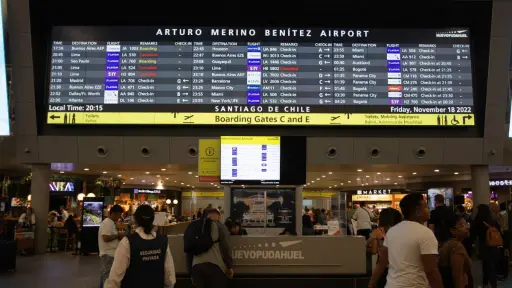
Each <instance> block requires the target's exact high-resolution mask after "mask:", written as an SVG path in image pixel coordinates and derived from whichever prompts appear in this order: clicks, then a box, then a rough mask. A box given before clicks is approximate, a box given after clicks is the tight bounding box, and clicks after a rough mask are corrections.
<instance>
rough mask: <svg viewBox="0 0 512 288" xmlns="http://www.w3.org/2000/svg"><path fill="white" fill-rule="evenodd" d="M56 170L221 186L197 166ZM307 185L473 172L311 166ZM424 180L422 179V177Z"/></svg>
mask: <svg viewBox="0 0 512 288" xmlns="http://www.w3.org/2000/svg"><path fill="white" fill-rule="evenodd" d="M52 170H53V171H54V172H55V173H61V174H73V175H97V176H99V177H100V176H105V177H119V178H122V179H123V181H124V183H125V185H139V186H146V185H148V186H153V187H157V186H159V185H161V186H163V187H179V188H182V189H199V188H201V189H206V188H209V189H212V188H213V189H221V188H222V187H221V186H220V185H219V184H218V183H209V182H207V183H200V182H199V178H198V176H197V165H170V164H167V165H129V164H121V165H109V164H101V165H99V164H95V165H77V164H71V163H53V164H52ZM307 170H308V172H307V183H306V185H305V188H311V189H329V188H331V189H338V188H342V187H357V186H359V187H360V186H389V185H405V184H406V183H408V182H417V181H420V180H421V179H425V177H431V178H436V177H442V178H446V177H448V176H462V175H467V176H469V175H470V167H469V166H466V165H437V166H430V165H319V166H313V165H310V166H308V169H307ZM418 179H420V180H418Z"/></svg>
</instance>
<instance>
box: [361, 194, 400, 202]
mask: <svg viewBox="0 0 512 288" xmlns="http://www.w3.org/2000/svg"><path fill="white" fill-rule="evenodd" d="M392 200H393V195H391V194H388V195H352V201H390V202H391V201H392Z"/></svg>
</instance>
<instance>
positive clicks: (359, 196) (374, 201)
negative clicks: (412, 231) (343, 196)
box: [347, 188, 407, 211]
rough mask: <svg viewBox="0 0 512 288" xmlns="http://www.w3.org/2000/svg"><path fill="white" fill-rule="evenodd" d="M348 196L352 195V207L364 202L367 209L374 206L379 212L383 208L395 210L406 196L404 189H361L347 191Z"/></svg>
mask: <svg viewBox="0 0 512 288" xmlns="http://www.w3.org/2000/svg"><path fill="white" fill-rule="evenodd" d="M347 193H348V194H349V195H352V205H356V204H360V203H361V202H365V203H366V205H368V206H369V207H373V206H375V208H376V209H378V210H379V211H380V210H382V209H385V208H395V209H398V208H397V207H398V206H399V204H400V200H402V198H403V197H405V195H407V192H406V190H404V189H388V188H384V189H361V190H356V191H347Z"/></svg>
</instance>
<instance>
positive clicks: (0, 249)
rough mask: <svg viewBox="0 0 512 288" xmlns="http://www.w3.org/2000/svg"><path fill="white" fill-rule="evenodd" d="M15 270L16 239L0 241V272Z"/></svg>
mask: <svg viewBox="0 0 512 288" xmlns="http://www.w3.org/2000/svg"><path fill="white" fill-rule="evenodd" d="M14 270H16V240H12V241H0V272H5V271H14Z"/></svg>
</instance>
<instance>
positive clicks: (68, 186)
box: [48, 182, 75, 192]
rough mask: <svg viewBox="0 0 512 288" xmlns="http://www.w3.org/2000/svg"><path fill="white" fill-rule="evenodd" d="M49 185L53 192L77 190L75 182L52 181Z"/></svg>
mask: <svg viewBox="0 0 512 288" xmlns="http://www.w3.org/2000/svg"><path fill="white" fill-rule="evenodd" d="M48 187H49V189H50V191H52V192H75V185H74V184H73V182H50V183H48Z"/></svg>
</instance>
